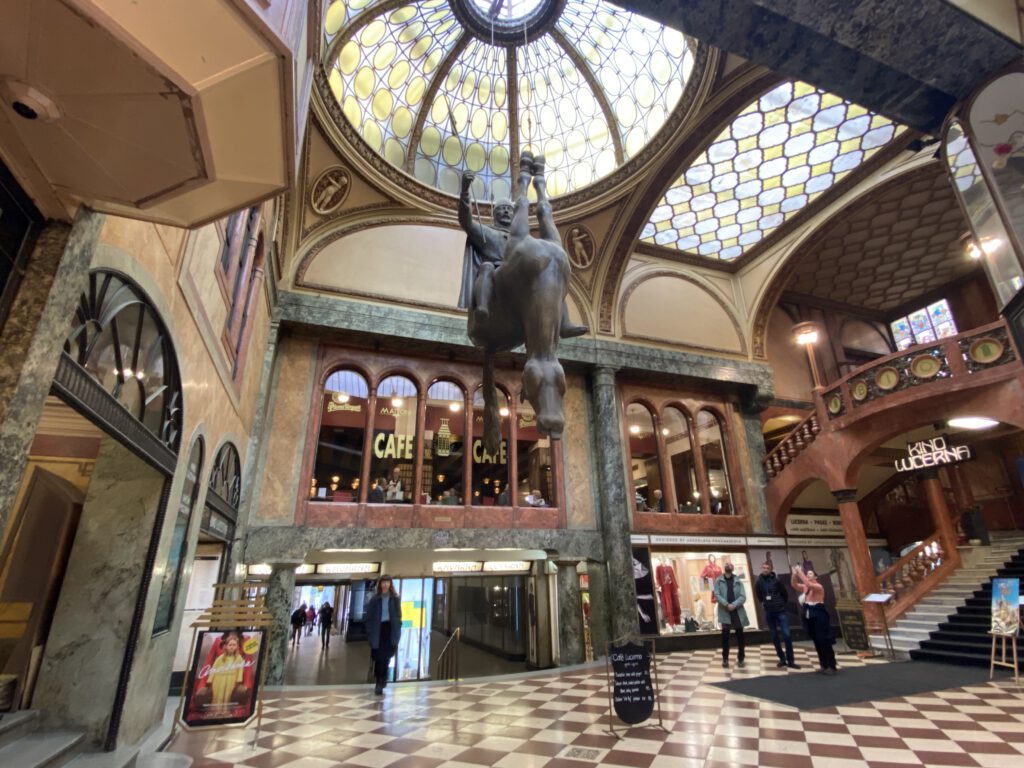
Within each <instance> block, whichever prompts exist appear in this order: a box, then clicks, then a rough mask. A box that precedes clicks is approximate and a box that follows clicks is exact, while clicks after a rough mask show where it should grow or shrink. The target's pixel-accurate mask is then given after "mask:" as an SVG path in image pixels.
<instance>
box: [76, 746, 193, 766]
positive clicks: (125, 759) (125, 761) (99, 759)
mask: <svg viewBox="0 0 1024 768" xmlns="http://www.w3.org/2000/svg"><path fill="white" fill-rule="evenodd" d="M164 754H167V755H174V756H175V757H176V758H184V760H186V761H187V762H181V761H177V762H175V761H165V762H161V761H160V760H156V761H152V762H145V761H144V758H143V757H142V756H140V755H139V750H138V747H135V748H132V747H125V748H123V749H118V750H115V751H113V752H83V753H82V754H80V755H75V756H74V757H72V758H71V760H69V761H68V762H67V763H66V764H65V765H63V766H62V768H143V766H146V768H158V766H160V767H161V768H172V766H173V767H174V768H188V766H190V765H192V758H191V757H187V756H186V755H181V754H178V753H176V752H157V753H154V756H155V757H159V756H160V755H164Z"/></svg>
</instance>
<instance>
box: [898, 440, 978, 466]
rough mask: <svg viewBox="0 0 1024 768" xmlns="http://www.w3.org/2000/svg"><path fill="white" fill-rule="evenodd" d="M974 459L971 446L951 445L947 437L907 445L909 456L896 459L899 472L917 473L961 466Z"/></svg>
mask: <svg viewBox="0 0 1024 768" xmlns="http://www.w3.org/2000/svg"><path fill="white" fill-rule="evenodd" d="M973 458H974V452H973V451H972V450H971V447H970V446H969V445H950V444H949V441H948V440H946V436H945V435H940V436H939V437H933V438H931V439H930V440H921V441H919V442H916V443H907V455H906V456H905V457H904V458H901V459H896V461H895V462H894V463H895V464H896V471H897V472H916V471H917V470H919V469H927V468H928V467H940V466H943V465H945V464H959V463H960V462H961V461H967V460H968V459H973Z"/></svg>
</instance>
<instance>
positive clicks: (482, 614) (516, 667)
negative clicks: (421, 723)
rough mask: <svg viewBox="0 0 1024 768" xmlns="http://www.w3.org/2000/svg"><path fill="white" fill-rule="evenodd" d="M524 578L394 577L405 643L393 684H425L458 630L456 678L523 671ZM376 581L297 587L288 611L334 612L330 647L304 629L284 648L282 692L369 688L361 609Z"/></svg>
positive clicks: (396, 659)
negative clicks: (326, 607)
mask: <svg viewBox="0 0 1024 768" xmlns="http://www.w3.org/2000/svg"><path fill="white" fill-rule="evenodd" d="M528 578H529V577H528V576H526V575H496V576H453V577H444V578H435V577H427V578H406V577H398V576H396V577H395V578H394V587H395V589H396V590H397V591H398V593H399V594H400V595H401V598H402V639H401V642H400V643H399V647H398V653H397V654H396V656H395V657H394V658H393V659H392V661H391V667H390V669H391V673H390V679H391V680H393V681H406V680H430V679H432V675H433V673H434V670H435V669H436V664H437V659H438V656H439V655H440V653H441V652H442V650H443V649H444V647H445V644H446V643H447V642H448V640H449V638H450V637H451V635H452V634H453V633H454V632H455V630H456V629H461V632H460V637H461V646H460V652H459V657H460V670H459V672H460V676H461V677H480V676H486V675H495V674H510V673H513V672H523V671H525V670H526V669H527V661H526V660H527V656H528V645H529V634H528V609H527V579H528ZM376 588H377V581H376V580H375V579H366V580H354V581H350V582H339V583H330V584H325V583H315V584H313V583H305V584H304V583H300V584H299V585H298V586H297V587H296V588H295V592H294V595H293V598H292V611H295V610H296V609H298V608H299V607H301V606H302V605H303V604H305V605H306V607H307V610H308V608H309V607H310V606H311V605H312V606H313V607H314V609H315V610H316V611H317V612H318V611H319V608H320V606H321V605H322V604H323V603H324V601H326V600H329V601H330V602H331V605H332V606H334V607H335V614H334V626H333V627H332V630H331V641H330V647H329V648H327V649H326V650H325V649H324V648H323V643H322V642H321V640H320V638H319V627H318V626H313V627H312V628H311V627H310V626H304V627H303V630H302V634H301V637H300V638H298V639H297V640H296V642H294V643H290V644H289V652H288V661H287V664H286V666H285V680H284V681H285V684H286V685H337V684H352V683H366V682H368V681H372V677H371V676H370V646H369V643H368V642H367V638H366V629H365V624H364V616H365V610H366V605H367V603H368V602H369V600H370V599H371V598H372V596H373V594H374V591H375V590H376Z"/></svg>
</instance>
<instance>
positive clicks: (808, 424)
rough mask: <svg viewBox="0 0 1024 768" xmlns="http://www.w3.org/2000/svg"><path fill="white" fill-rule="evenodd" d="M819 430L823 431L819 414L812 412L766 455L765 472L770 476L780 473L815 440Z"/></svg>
mask: <svg viewBox="0 0 1024 768" xmlns="http://www.w3.org/2000/svg"><path fill="white" fill-rule="evenodd" d="M819 432H821V424H820V423H819V422H818V414H816V413H811V414H809V415H808V416H807V418H805V419H804V420H803V421H801V422H800V423H799V424H797V425H796V426H795V427H794V428H793V430H792V431H791V432H790V433H789V434H788V435H786V437H785V438H783V440H782V442H781V443H779V444H778V445H776V446H775V447H774V448H772V450H771V452H770V453H769V454H768V455H767V456H765V458H764V471H765V474H766V475H768V477H769V478H771V477H775V476H776V475H777V474H779V472H781V471H782V470H783V468H785V467H786V465H788V464H789V463H790V462H791V461H793V459H795V458H796V457H797V456H799V455H800V452H801V451H803V450H804V448H806V447H807V446H809V445H810V444H811V443H813V442H814V438H815V437H817V436H818V433H819Z"/></svg>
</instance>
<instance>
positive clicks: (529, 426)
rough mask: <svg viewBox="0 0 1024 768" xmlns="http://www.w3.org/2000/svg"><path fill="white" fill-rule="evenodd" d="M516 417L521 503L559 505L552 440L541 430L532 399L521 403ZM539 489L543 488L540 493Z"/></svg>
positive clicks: (518, 480) (526, 505)
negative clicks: (531, 403)
mask: <svg viewBox="0 0 1024 768" xmlns="http://www.w3.org/2000/svg"><path fill="white" fill-rule="evenodd" d="M516 421H517V424H516V475H517V477H516V493H517V496H518V499H519V502H518V503H519V506H521V507H552V506H555V505H556V504H557V503H558V498H557V496H556V494H555V482H554V473H553V472H552V469H551V461H552V458H551V440H550V439H548V438H547V437H542V436H541V434H540V432H538V431H537V414H536V413H535V412H534V410H533V408H532V406H531V405H530V404H529V402H523V403H520V405H519V408H518V411H517V413H516ZM535 491H539V497H538V494H537V493H535Z"/></svg>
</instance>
